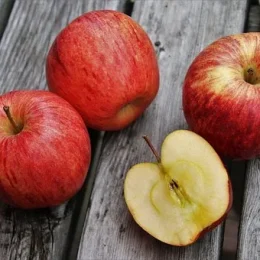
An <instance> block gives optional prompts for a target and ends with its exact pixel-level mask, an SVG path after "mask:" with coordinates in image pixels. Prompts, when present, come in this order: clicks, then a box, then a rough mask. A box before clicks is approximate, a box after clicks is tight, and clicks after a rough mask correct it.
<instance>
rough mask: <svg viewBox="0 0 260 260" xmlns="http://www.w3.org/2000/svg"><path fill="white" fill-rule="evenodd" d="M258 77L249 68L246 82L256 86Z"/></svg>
mask: <svg viewBox="0 0 260 260" xmlns="http://www.w3.org/2000/svg"><path fill="white" fill-rule="evenodd" d="M256 80H257V79H256V75H255V72H254V70H253V69H252V68H249V69H248V70H247V71H246V75H245V81H246V82H247V83H249V84H252V85H254V84H255V83H256Z"/></svg>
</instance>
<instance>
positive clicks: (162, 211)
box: [124, 130, 232, 246]
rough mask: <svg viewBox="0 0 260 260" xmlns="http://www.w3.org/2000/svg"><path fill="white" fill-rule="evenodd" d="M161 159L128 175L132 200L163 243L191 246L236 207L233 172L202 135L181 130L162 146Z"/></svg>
mask: <svg viewBox="0 0 260 260" xmlns="http://www.w3.org/2000/svg"><path fill="white" fill-rule="evenodd" d="M145 139H146V141H147V142H148V145H149V146H150V148H151V149H152V151H153V153H154V154H155V156H156V158H157V163H140V164H137V165H135V166H133V167H132V168H131V169H130V170H129V171H128V173H127V176H126V179H125V183H124V197H125V201H126V204H127V206H128V208H129V210H130V213H131V214H132V215H133V218H134V220H135V221H136V222H137V224H138V225H139V226H141V227H142V228H143V229H144V230H145V231H147V232H148V233H149V234H150V235H152V236H153V237H155V238H157V239H159V240H160V241H162V242H165V243H167V244H171V245H175V246H185V245H189V244H191V243H193V242H195V241H196V240H197V239H198V238H199V237H201V236H202V235H203V234H204V233H205V232H206V231H209V230H211V229H213V228H214V227H216V226H217V225H218V224H220V223H221V222H222V221H223V220H224V218H225V217H226V215H227V213H228V211H229V209H230V208H231V205H232V188H231V182H230V180H229V177H228V174H227V171H226V169H225V167H224V165H223V163H222V161H221V159H220V158H219V156H218V154H217V153H216V152H215V150H214V149H213V148H212V146H211V145H210V144H209V143H208V142H207V141H206V140H204V139H203V138H202V137H200V136H199V135H197V134H195V133H193V132H191V131H188V130H178V131H174V132H173V133H171V134H169V135H168V136H167V137H166V139H165V140H164V142H163V144H162V150H161V158H160V157H159V156H158V155H157V153H156V151H155V149H154V148H153V146H152V145H151V143H150V141H149V140H148V139H147V137H145Z"/></svg>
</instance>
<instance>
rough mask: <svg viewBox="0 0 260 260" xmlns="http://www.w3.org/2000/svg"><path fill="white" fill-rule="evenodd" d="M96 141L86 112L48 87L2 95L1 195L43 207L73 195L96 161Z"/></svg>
mask: <svg viewBox="0 0 260 260" xmlns="http://www.w3.org/2000/svg"><path fill="white" fill-rule="evenodd" d="M90 153H91V149H90V140H89V135H88V132H87V129H86V127H85V125H84V122H83V120H82V118H81V117H80V115H79V114H78V113H77V112H76V111H75V109H74V108H73V107H72V106H71V105H70V104H69V103H68V102H67V101H65V100H63V99H62V98H60V97H58V96H57V95H55V94H53V93H50V92H47V91H14V92H9V93H7V94H4V95H2V96H0V199H1V200H2V201H4V202H5V203H8V204H11V205H13V206H16V207H21V208H42V207H49V206H55V205H58V204H60V203H62V202H64V201H66V200H68V199H70V198H71V197H72V196H73V195H74V194H75V193H76V192H77V191H78V190H79V189H80V188H81V186H82V184H83V182H84V179H85V177H86V174H87V171H88V167H89V163H90Z"/></svg>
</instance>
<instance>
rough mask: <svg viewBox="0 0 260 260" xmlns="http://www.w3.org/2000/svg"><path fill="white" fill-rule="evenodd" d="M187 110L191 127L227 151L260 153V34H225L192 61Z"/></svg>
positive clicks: (240, 154)
mask: <svg viewBox="0 0 260 260" xmlns="http://www.w3.org/2000/svg"><path fill="white" fill-rule="evenodd" d="M183 108H184V114H185V117H186V120H187V122H188V125H189V126H190V128H191V129H192V130H193V131H195V132H196V133H198V134H199V135H201V136H202V137H204V138H205V139H206V140H207V141H208V142H209V143H210V144H211V145H212V146H213V147H214V148H215V149H216V150H217V152H218V153H220V154H221V155H224V156H226V157H229V158H236V159H250V158H254V157H257V156H259V155H260V132H259V129H260V114H259V111H260V33H244V34H238V35H232V36H227V37H223V38H221V39H219V40H217V41H215V42H214V43H212V44H211V45H209V46H208V47H207V48H205V49H204V50H203V51H202V52H201V53H200V54H199V55H198V56H197V57H196V58H195V60H194V61H193V63H192V64H191V66H190V68H189V70H188V72H187V75H186V78H185V82H184V88H183Z"/></svg>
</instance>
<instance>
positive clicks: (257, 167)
mask: <svg viewBox="0 0 260 260" xmlns="http://www.w3.org/2000/svg"><path fill="white" fill-rule="evenodd" d="M259 212H260V159H255V160H251V161H250V162H248V165H247V172H246V179H245V188H244V199H243V209H242V216H241V221H240V230H239V241H238V260H246V259H250V260H251V259H252V260H259V259H260V243H259V237H260V229H259V225H260V222H259Z"/></svg>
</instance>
